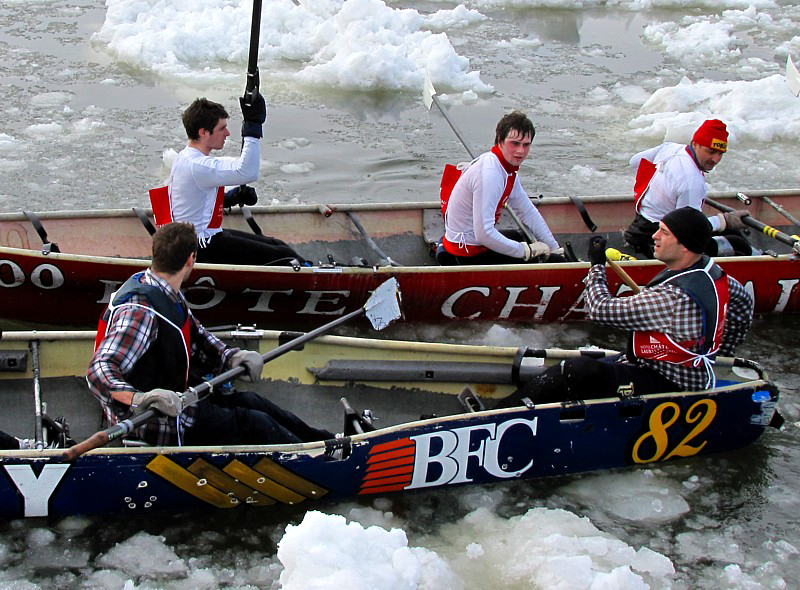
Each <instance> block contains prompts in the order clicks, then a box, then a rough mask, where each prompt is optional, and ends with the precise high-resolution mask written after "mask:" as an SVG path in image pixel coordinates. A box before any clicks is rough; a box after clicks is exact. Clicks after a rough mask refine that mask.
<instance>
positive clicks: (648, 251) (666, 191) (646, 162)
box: [625, 119, 751, 258]
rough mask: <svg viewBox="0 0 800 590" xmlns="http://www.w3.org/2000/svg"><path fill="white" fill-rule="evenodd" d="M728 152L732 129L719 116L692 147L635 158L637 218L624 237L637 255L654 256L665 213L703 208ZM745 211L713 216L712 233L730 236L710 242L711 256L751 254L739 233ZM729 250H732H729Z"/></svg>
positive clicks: (673, 146) (670, 146) (671, 146)
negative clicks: (709, 179)
mask: <svg viewBox="0 0 800 590" xmlns="http://www.w3.org/2000/svg"><path fill="white" fill-rule="evenodd" d="M727 151H728V129H727V127H726V126H725V123H723V122H722V121H720V120H719V119H709V120H707V121H705V122H703V124H702V125H700V127H698V129H697V130H696V131H695V133H694V136H693V137H692V141H691V143H690V144H689V145H684V144H678V143H672V142H667V143H662V144H661V145H659V146H657V147H654V148H651V149H649V150H645V151H643V152H639V153H638V154H636V155H635V156H633V157H632V158H631V161H630V165H631V167H632V168H635V169H636V171H637V172H636V183H635V186H634V195H635V198H636V218H635V219H634V220H633V222H632V223H631V224H630V226H629V227H628V229H627V230H626V232H625V241H626V242H627V243H628V245H629V246H630V247H632V248H633V249H634V250H635V251H636V252H637V253H638V254H642V255H644V256H646V257H647V258H653V234H654V233H655V232H656V231H657V230H658V222H659V221H661V219H663V217H664V216H665V215H666V214H667V213H670V212H671V211H674V210H676V209H680V208H681V207H692V208H693V209H697V210H698V211H701V210H702V208H703V202H704V201H705V198H706V195H707V194H708V187H707V186H706V178H705V173H706V172H711V171H712V170H713V169H714V167H715V166H716V165H717V164H719V162H720V160H721V159H722V156H723V155H724V154H725V153H726V152H727ZM748 214H749V213H748V211H747V210H746V209H742V210H739V211H733V212H730V213H720V214H718V215H712V216H711V217H709V218H708V221H709V222H710V223H711V228H712V231H714V232H715V233H717V234H727V235H726V236H725V238H721V237H716V238H715V239H714V240H712V241H711V242H709V250H708V251H707V252H706V254H709V255H711V256H716V255H725V254H728V255H732V254H734V253H740V254H750V253H751V251H750V246H749V244H748V243H747V241H746V240H745V239H744V238H742V237H741V236H739V235H738V234H735V233H730V232H735V231H736V230H740V229H744V227H745V224H744V222H743V221H742V217H744V216H745V215H748ZM728 250H730V251H728Z"/></svg>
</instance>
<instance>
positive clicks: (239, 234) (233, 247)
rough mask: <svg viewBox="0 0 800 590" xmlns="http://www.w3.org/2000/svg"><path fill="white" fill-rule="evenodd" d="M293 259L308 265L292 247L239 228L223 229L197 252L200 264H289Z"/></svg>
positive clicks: (276, 239)
mask: <svg viewBox="0 0 800 590" xmlns="http://www.w3.org/2000/svg"><path fill="white" fill-rule="evenodd" d="M292 259H295V260H297V261H298V262H299V263H300V264H301V265H302V264H304V263H305V262H306V260H305V258H303V257H302V256H300V255H299V254H298V253H297V252H295V251H294V249H292V247H291V246H289V245H288V244H286V242H283V241H281V240H279V239H278V238H271V237H269V236H259V235H256V234H249V233H247V232H243V231H239V230H236V229H223V230H222V231H221V232H219V233H218V234H216V235H214V237H212V238H211V240H210V241H209V243H208V244H206V246H205V247H204V248H199V249H198V250H197V262H210V263H212V264H255V265H265V264H274V265H278V266H283V265H286V266H288V265H290V264H291V261H292Z"/></svg>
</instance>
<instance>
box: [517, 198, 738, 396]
mask: <svg viewBox="0 0 800 590" xmlns="http://www.w3.org/2000/svg"><path fill="white" fill-rule="evenodd" d="M710 238H711V224H710V223H709V222H708V220H707V219H706V217H705V215H703V214H702V213H701V212H700V211H698V210H697V209H694V208H692V207H683V208H681V209H676V210H675V211H672V212H671V213H668V214H667V215H665V216H664V218H663V219H662V220H661V221H660V223H659V228H658V231H656V233H655V234H654V235H653V240H654V243H655V257H656V258H657V259H658V260H660V261H661V262H663V263H664V264H665V265H666V268H665V269H664V270H662V271H661V272H660V273H658V274H657V275H656V276H655V277H654V278H653V280H651V281H650V282H649V283H648V284H647V286H646V287H644V288H643V289H642V291H641V292H640V293H638V294H636V295H631V296H629V297H614V296H613V295H612V294H611V292H610V290H609V288H608V280H607V278H606V271H605V263H606V240H605V238H602V237H600V236H595V237H593V238H592V240H591V242H590V244H589V252H588V254H589V259H590V260H591V262H592V267H591V268H590V269H589V274H588V275H587V276H586V279H585V281H584V282H585V283H586V305H587V307H588V310H589V319H591V320H592V321H594V322H597V323H600V324H603V325H605V326H612V327H614V328H621V329H624V330H629V331H630V337H629V340H628V350H627V353H626V354H625V355H619V356H618V357H612V358H603V359H593V358H589V357H578V358H575V359H568V360H566V361H564V362H563V363H562V364H560V365H556V366H554V367H551V368H550V369H548V370H547V371H545V372H544V373H543V374H542V375H540V376H539V377H537V378H535V379H534V380H533V381H531V382H530V383H528V384H527V385H526V386H524V387H523V388H522V389H520V390H519V391H517V392H516V393H515V394H512V395H511V396H510V397H509V398H507V399H506V400H503V403H502V406H503V407H509V406H513V405H518V404H519V403H520V400H521V399H522V398H524V397H529V398H531V400H532V401H533V402H534V403H549V402H554V401H566V400H578V399H587V398H603V397H614V396H618V395H620V396H624V395H631V394H633V395H643V394H648V393H663V392H669V391H699V390H704V389H709V388H712V387H714V385H715V382H716V381H715V377H714V372H713V367H712V365H713V362H714V359H715V357H716V356H717V355H718V354H719V355H723V356H732V355H733V354H734V349H735V347H736V346H738V345H739V344H741V342H742V341H744V338H745V336H746V335H747V331H748V330H749V328H750V324H751V322H752V319H753V300H752V299H751V298H750V295H748V293H747V291H746V290H745V289H744V287H743V286H742V285H741V283H739V281H737V280H736V279H734V278H733V277H729V276H728V275H726V274H725V272H724V271H723V270H722V269H721V268H720V267H719V266H717V264H716V263H715V262H714V261H713V260H711V259H710V258H709V257H708V256H706V255H705V254H703V250H704V249H705V247H706V246H707V242H708V241H709V239H710Z"/></svg>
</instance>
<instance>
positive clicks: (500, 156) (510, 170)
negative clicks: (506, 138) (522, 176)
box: [492, 145, 519, 174]
mask: <svg viewBox="0 0 800 590" xmlns="http://www.w3.org/2000/svg"><path fill="white" fill-rule="evenodd" d="M492 153H493V154H494V155H495V156H497V159H498V160H500V163H501V164H502V165H503V168H505V171H506V172H508V173H509V174H513V173H514V172H516V171H517V170H519V166H512V165H511V164H509V163H508V162H506V159H505V158H504V157H503V152H501V151H500V147H499V146H497V145H495V146H492Z"/></svg>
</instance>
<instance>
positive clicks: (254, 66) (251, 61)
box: [247, 0, 261, 82]
mask: <svg viewBox="0 0 800 590" xmlns="http://www.w3.org/2000/svg"><path fill="white" fill-rule="evenodd" d="M260 37H261V0H253V19H252V21H251V23H250V54H249V56H248V59H247V73H248V75H253V74H255V73H256V72H257V71H258V43H259V39H260ZM249 80H250V78H249V76H248V82H249Z"/></svg>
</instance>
